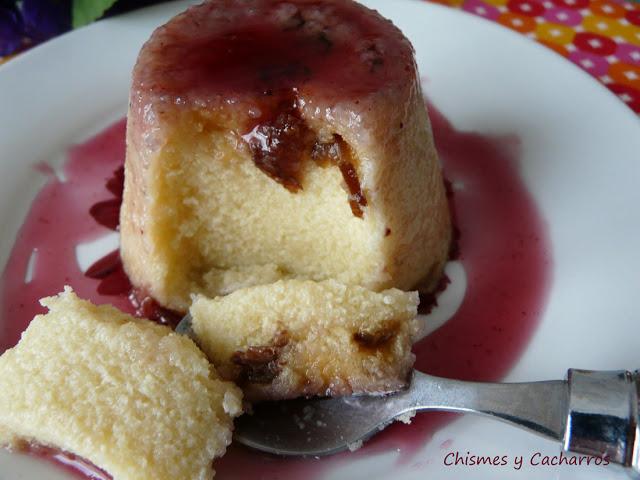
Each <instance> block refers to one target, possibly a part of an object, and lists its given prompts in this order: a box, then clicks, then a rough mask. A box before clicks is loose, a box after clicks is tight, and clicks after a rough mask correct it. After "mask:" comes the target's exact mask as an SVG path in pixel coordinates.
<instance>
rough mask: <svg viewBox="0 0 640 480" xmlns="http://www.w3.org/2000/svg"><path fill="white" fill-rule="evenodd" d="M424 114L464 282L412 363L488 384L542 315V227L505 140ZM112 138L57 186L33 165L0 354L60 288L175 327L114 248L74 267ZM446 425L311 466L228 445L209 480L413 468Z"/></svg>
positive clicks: (49, 455)
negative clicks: (451, 309) (391, 461)
mask: <svg viewBox="0 0 640 480" xmlns="http://www.w3.org/2000/svg"><path fill="white" fill-rule="evenodd" d="M429 113H430V117H431V121H432V126H433V132H434V136H435V139H436V145H437V148H438V152H439V154H440V157H441V160H442V163H443V168H444V174H445V177H446V178H447V180H448V182H449V184H450V186H451V187H450V191H451V195H450V204H451V207H452V212H453V215H454V219H455V224H456V228H457V235H456V236H457V237H458V238H457V242H458V244H457V247H458V248H457V249H454V250H455V251H454V252H453V253H452V254H453V255H455V256H456V259H457V261H459V262H460V263H461V264H462V266H463V267H464V270H465V273H466V276H467V287H466V292H465V294H464V298H463V300H462V304H461V305H460V307H459V308H458V310H457V311H456V313H455V314H454V315H453V316H452V317H451V318H450V319H449V320H448V321H447V322H446V323H445V324H444V325H443V326H442V327H440V328H439V329H437V330H436V331H434V332H433V333H431V334H430V335H428V336H427V337H426V338H424V339H423V340H421V341H420V342H418V343H417V344H416V345H415V347H414V351H415V353H416V357H417V361H416V368H417V369H419V370H422V371H424V372H426V373H430V374H433V375H438V376H443V377H449V378H456V379H462V380H476V381H498V380H500V379H502V378H503V377H504V376H505V375H506V374H507V373H508V372H509V370H510V369H511V368H512V367H513V366H514V365H515V363H516V362H517V361H518V359H519V358H520V356H521V354H522V353H523V351H524V350H525V348H526V346H527V344H528V342H529V340H530V338H531V336H532V334H533V333H534V331H535V328H536V326H537V324H538V322H539V320H540V318H541V314H542V311H543V310H544V306H545V301H546V298H547V293H548V290H549V286H550V280H551V257H550V252H551V249H550V246H549V240H548V236H547V231H546V227H545V223H544V221H543V219H542V218H541V216H540V213H539V212H538V210H537V207H536V205H535V202H534V200H533V199H532V197H531V196H530V194H529V193H528V191H527V189H526V187H525V185H524V184H523V182H522V180H521V178H520V175H519V173H518V168H519V165H518V156H519V142H518V139H517V137H515V136H502V137H488V136H482V135H479V134H476V133H468V132H460V131H457V130H456V129H455V128H454V127H453V126H452V125H451V123H450V122H449V121H448V120H447V119H446V118H445V117H444V116H443V115H442V114H441V113H440V112H439V111H438V110H437V108H435V107H434V106H432V105H430V106H429ZM124 134H125V121H124V120H121V121H119V122H117V123H115V124H113V125H111V126H110V127H108V128H107V129H105V130H104V131H103V132H101V133H99V134H98V135H96V136H95V137H93V138H91V139H90V140H88V141H87V142H85V143H83V144H81V145H77V146H75V147H73V148H72V149H71V150H70V151H69V155H68V160H67V162H66V163H65V165H64V166H63V177H64V181H62V180H61V179H60V178H59V176H56V175H55V174H54V173H53V170H52V169H50V168H46V166H42V165H41V166H39V167H38V168H36V170H37V171H38V172H39V173H37V174H42V175H46V176H47V177H48V180H47V183H46V184H45V186H44V187H43V188H42V189H41V191H40V192H39V194H38V195H37V197H36V199H35V200H34V202H33V204H32V206H31V209H30V211H29V213H28V215H27V217H26V219H25V221H24V224H23V225H22V227H21V229H20V231H19V232H18V235H17V238H16V241H15V244H14V247H13V249H12V251H11V254H10V257H9V260H8V262H7V264H6V266H5V269H4V272H3V275H2V279H1V284H0V295H1V302H2V303H1V305H0V308H1V311H0V312H1V313H0V315H1V316H0V352H2V351H4V350H5V349H7V348H10V347H12V346H13V345H15V344H16V343H17V341H18V340H19V338H20V333H21V332H22V331H23V330H24V329H25V328H26V327H27V326H28V324H29V322H30V320H31V319H32V318H33V316H34V315H36V314H38V313H43V312H44V309H43V308H42V307H41V306H40V305H39V303H38V299H40V298H41V297H45V296H49V295H53V294H55V293H57V292H60V291H61V290H62V289H63V287H64V285H71V286H73V288H74V290H75V291H76V292H77V293H78V295H79V296H80V297H82V298H86V299H89V300H91V301H93V302H94V303H98V304H102V303H110V304H113V305H115V306H116V307H118V308H120V309H122V310H124V311H126V312H128V313H133V314H137V315H139V316H146V317H150V318H152V319H154V320H156V321H160V322H161V323H165V324H168V325H175V323H176V321H177V318H176V316H175V315H174V314H173V313H172V312H169V311H166V310H164V309H162V308H160V307H159V306H158V305H156V304H155V303H154V302H153V301H152V300H151V299H149V298H143V296H141V295H140V294H139V293H138V292H135V291H132V287H131V285H130V283H129V281H128V279H127V277H126V274H125V273H124V270H123V269H122V265H121V263H120V258H119V255H118V253H117V251H112V252H103V253H104V256H102V257H101V258H99V259H96V260H95V262H93V264H92V265H91V266H90V267H89V268H84V269H82V268H81V267H80V265H79V263H78V261H77V255H76V250H77V246H78V245H79V244H83V243H87V242H92V241H95V240H96V239H99V238H100V237H103V236H105V235H106V234H109V233H110V232H111V234H113V232H114V231H117V228H118V212H119V208H120V203H121V201H122V179H123V171H122V165H123V161H124V154H125V143H124ZM34 174H36V173H34ZM443 287H444V284H443ZM428 301H429V300H428ZM430 301H437V298H435V299H431V300H430ZM452 418H454V417H453V416H452V415H447V414H422V415H418V416H417V417H415V418H414V420H413V422H412V423H411V425H405V424H401V423H396V424H394V425H392V426H390V427H389V428H387V429H386V430H385V431H384V432H383V433H381V434H379V435H378V436H376V437H375V438H374V439H372V440H371V441H369V442H368V443H366V444H365V446H364V447H363V448H361V449H360V450H358V451H357V452H355V453H345V454H341V455H337V456H334V457H331V458H326V459H322V460H313V459H311V460H284V459H279V458H274V457H271V456H268V455H262V454H259V453H256V452H251V451H248V450H246V449H244V448H243V447H240V446H236V445H234V446H232V447H230V449H229V451H228V453H227V455H225V456H224V457H223V458H222V459H220V460H218V461H216V464H215V469H216V471H217V475H216V478H221V479H224V478H263V479H276V478H279V479H287V478H291V479H294V478H299V477H300V476H302V475H304V476H305V477H315V476H318V475H320V474H321V473H323V472H326V471H328V470H331V469H333V468H336V467H337V466H339V465H341V464H345V463H348V462H350V461H352V460H358V459H363V458H366V457H367V456H370V455H375V454H377V453H381V452H386V451H390V450H398V451H399V452H400V455H399V456H398V460H397V461H398V462H400V463H405V464H406V463H409V462H414V461H415V460H416V458H415V457H416V454H417V452H418V450H419V449H420V448H421V447H422V446H423V445H424V444H425V443H426V442H428V441H429V439H430V438H431V436H432V435H433V434H434V433H435V432H436V431H437V430H438V429H439V428H441V427H442V426H444V425H445V424H446V423H447V422H449V421H450V420H451V419H452ZM43 452H44V453H43ZM31 453H32V454H34V455H37V456H39V457H44V458H46V459H47V460H48V461H51V462H54V463H56V465H59V466H61V467H62V465H63V464H66V465H67V466H66V467H65V468H67V469H69V468H71V470H69V471H70V472H73V475H77V476H80V477H83V476H84V477H87V476H90V475H91V474H90V473H87V472H88V470H87V469H86V468H84V467H83V468H74V467H73V465H74V463H73V462H64V461H63V460H61V458H62V459H64V458H65V457H64V454H61V453H60V452H56V451H55V450H49V449H42V448H36V449H34V450H33V451H32V452H31ZM70 457H72V456H71V455H70ZM69 464H71V467H69ZM81 472H82V473H81ZM96 473H98V472H97V471H96ZM99 473H100V475H101V477H100V478H102V477H103V476H104V475H103V473H102V472H99ZM96 476H98V475H96Z"/></svg>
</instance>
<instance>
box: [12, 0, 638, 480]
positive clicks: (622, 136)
mask: <svg viewBox="0 0 640 480" xmlns="http://www.w3.org/2000/svg"><path fill="white" fill-rule="evenodd" d="M363 3H365V4H367V5H370V6H373V7H374V8H377V9H378V10H379V11H380V12H381V13H382V14H383V15H385V16H387V17H389V18H391V19H392V20H393V21H394V22H395V23H396V24H397V25H398V26H400V28H402V30H403V31H404V32H405V33H406V34H407V36H408V37H409V38H410V39H411V40H412V42H413V44H414V46H415V49H416V52H417V58H418V63H419V66H420V69H421V72H422V74H423V75H425V76H426V77H427V78H428V81H427V84H426V85H425V89H426V92H427V93H428V95H429V96H430V98H431V99H432V100H433V102H434V103H435V104H436V105H437V106H438V108H439V109H440V110H441V111H442V112H443V113H444V114H445V115H446V116H447V117H448V118H449V119H450V120H451V121H452V122H453V124H454V125H455V127H456V128H458V129H463V130H473V131H478V132H482V133H492V134H514V133H515V134H517V135H518V136H519V137H520V138H521V140H522V149H523V154H522V157H521V161H522V165H521V171H522V176H523V178H524V181H525V183H526V185H527V187H528V188H529V190H530V191H531V193H532V195H533V197H534V198H535V200H536V202H537V203H538V206H539V208H540V210H541V212H542V215H543V217H544V218H545V220H546V221H547V223H548V225H549V231H550V238H551V244H552V250H553V252H552V257H553V259H554V266H553V284H552V287H551V293H550V296H549V299H548V303H547V306H546V310H545V313H544V317H543V319H542V322H541V324H540V326H539V328H538V329H537V331H536V333H535V335H534V336H533V338H532V340H531V342H530V345H529V347H528V348H527V350H526V352H525V353H524V355H523V356H522V358H521V359H520V360H519V361H518V363H517V364H516V366H515V368H514V369H513V370H512V372H511V373H510V374H509V376H508V377H507V380H510V381H525V380H539V379H549V378H560V377H562V376H563V375H564V373H565V371H566V369H567V368H569V367H579V368H594V369H618V368H627V369H631V368H638V367H640V349H638V339H637V338H638V337H637V332H638V327H637V325H638V323H637V322H638V319H639V318H640V315H639V311H640V308H639V307H638V302H637V296H638V287H639V286H640V273H639V272H640V250H639V249H638V245H640V216H639V215H638V210H637V209H638V206H639V205H640V188H639V187H638V185H639V184H640V122H639V121H638V119H637V118H636V117H635V115H633V114H632V113H631V112H630V111H629V110H628V109H627V108H626V107H625V106H624V105H623V104H622V102H620V101H619V100H618V99H617V98H616V97H615V96H614V95H613V94H611V93H610V92H609V91H608V90H606V89H605V88H604V87H602V86H601V85H599V84H598V83H597V82H596V81H595V80H593V79H592V78H590V77H588V76H587V75H586V74H585V73H584V72H582V71H581V70H579V69H578V68H577V67H575V66H574V65H572V64H571V63H569V62H568V61H566V60H565V59H562V58H561V57H559V56H557V55H556V54H555V53H553V52H551V51H549V50H547V49H545V48H544V47H542V46H539V45H537V44H535V43H533V42H532V41H530V40H528V39H526V38H524V37H521V36H519V35H517V34H515V33H513V32H511V31H509V30H507V29H504V28H502V27H500V26H497V25H495V24H492V23H490V22H487V21H484V20H482V19H479V18H477V17H474V16H471V15H468V14H465V13H462V12H459V11H455V10H451V9H447V8H444V7H439V6H435V5H432V4H428V3H424V2H419V1H414V0H402V1H401V0H394V1H389V0H368V1H365V2H363ZM185 6H186V3H184V2H178V3H173V4H167V5H160V6H157V7H153V8H149V9H146V10H143V11H140V12H135V13H133V14H129V15H126V16H123V17H120V18H115V19H110V20H107V21H101V22H98V23H96V24H94V25H92V26H89V27H87V28H83V29H81V30H79V31H75V32H72V33H70V34H67V35H64V36H62V37H60V38H58V39H56V40H54V41H51V42H48V43H46V44H45V45H42V46H40V47H38V48H36V49H34V50H32V51H31V52H28V53H26V54H24V55H22V56H20V57H19V58H17V59H15V60H13V61H11V62H9V63H8V64H7V65H4V66H2V67H0V168H1V171H2V175H0V224H1V225H3V228H2V230H1V231H0V264H4V262H5V261H6V259H7V258H8V255H9V251H10V248H11V245H12V243H13V241H14V238H15V234H16V232H17V230H18V228H19V226H20V224H21V222H22V220H23V218H24V216H25V214H26V212H27V210H28V208H29V204H30V201H31V200H32V199H33V197H34V195H35V193H36V191H37V189H38V188H39V187H40V185H41V183H42V177H41V176H39V175H35V174H34V171H33V168H32V167H33V165H34V164H36V163H38V162H39V161H42V160H47V161H49V162H52V161H53V162H55V161H59V159H61V158H62V155H63V153H64V151H65V150H66V148H67V147H68V146H69V145H72V144H74V143H77V142H80V141H82V140H83V139H85V138H87V137H88V136H89V135H90V134H92V133H95V132H97V131H99V130H100V129H101V128H103V127H104V126H106V125H108V124H109V123H110V122H112V121H113V120H115V119H117V118H119V117H121V116H123V115H124V113H125V109H126V104H127V92H128V87H129V75H130V71H131V68H132V66H133V63H134V61H135V57H136V54H137V52H138V50H139V48H140V46H141V45H142V43H143V42H144V41H145V40H146V38H147V37H148V36H149V34H150V33H151V31H152V30H153V28H154V27H156V26H158V25H159V24H161V23H163V22H165V21H166V20H167V19H168V18H170V17H171V16H172V15H174V14H175V13H177V12H179V11H181V10H182V9H184V7H185ZM449 439H452V441H453V443H452V444H451V446H450V447H448V449H443V448H441V444H442V443H443V441H445V440H449ZM452 450H453V451H455V450H457V451H460V452H461V453H463V454H464V453H466V452H467V451H468V452H471V453H472V454H477V455H508V456H509V457H510V458H514V457H516V456H519V455H523V456H524V457H525V459H526V458H527V457H530V456H531V455H532V454H533V453H535V452H542V453H544V454H549V455H554V454H557V453H558V447H557V446H556V445H555V444H554V443H552V442H549V441H546V440H544V439H540V438H537V437H535V436H531V435H529V434H527V433H525V432H521V431H518V430H515V429H512V428H511V427H508V426H506V425H502V424H498V423H494V422H491V421H489V420H485V419H480V418H471V417H465V418H462V419H460V420H457V421H455V422H453V423H451V424H449V425H448V426H446V427H444V428H443V429H442V430H440V431H438V432H437V433H436V434H435V436H434V437H433V438H432V439H431V440H430V441H429V442H428V443H426V444H425V445H424V446H423V447H422V449H421V450H420V452H419V454H418V456H417V457H416V461H414V462H411V463H410V464H409V465H407V466H398V465H397V464H396V462H395V459H396V456H397V455H398V453H397V452H395V451H391V452H388V453H387V454H384V455H379V456H377V457H374V458H367V459H364V460H362V459H361V460H358V461H354V462H351V463H347V464H345V465H343V466H342V467H340V469H338V470H330V471H329V472H328V473H327V478H332V479H342V478H349V479H367V480H373V479H378V478H379V479H383V478H390V477H391V475H393V477H394V478H395V479H397V480H401V479H426V478H429V479H433V480H437V479H459V478H473V479H474V480H482V479H495V478H519V479H526V480H530V479H545V480H546V479H551V478H554V479H576V480H577V479H600V480H601V479H603V478H606V479H609V478H610V479H617V478H620V479H622V478H626V477H625V476H624V475H623V474H622V472H620V471H618V470H615V469H611V468H606V469H604V468H598V467H562V468H555V467H532V466H528V465H526V462H525V465H524V466H523V468H522V469H521V470H519V471H516V470H514V469H513V467H512V466H507V467H446V466H444V465H443V458H444V455H445V454H446V453H447V452H449V451H452ZM44 478H46V479H51V480H57V479H64V478H67V477H66V476H65V474H64V473H60V472H58V471H57V470H56V469H53V468H52V467H51V466H50V465H49V464H44V463H40V462H37V461H34V460H33V459H30V458H26V457H22V456H17V455H13V454H9V453H7V452H1V453H0V479H1V480H5V479H6V480H9V479H34V480H35V479H44Z"/></svg>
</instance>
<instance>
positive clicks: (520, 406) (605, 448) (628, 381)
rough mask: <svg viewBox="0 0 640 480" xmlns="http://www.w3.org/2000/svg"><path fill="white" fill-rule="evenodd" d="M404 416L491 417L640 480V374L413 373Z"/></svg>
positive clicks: (575, 371)
mask: <svg viewBox="0 0 640 480" xmlns="http://www.w3.org/2000/svg"><path fill="white" fill-rule="evenodd" d="M410 391H411V394H410V395H407V396H406V397H405V399H406V402H407V403H406V405H405V408H406V411H410V410H413V411H430V410H440V411H450V412H461V413H476V414H480V415H485V416H489V417H493V418H496V419H499V420H503V421H505V422H508V423H511V424H513V425H516V426H518V427H521V428H524V429H527V430H530V431H532V432H535V433H538V434H540V435H543V436H545V437H547V438H551V439H554V440H558V441H562V443H563V447H564V449H565V451H567V452H575V453H581V454H587V455H595V456H602V457H604V456H606V458H607V459H608V460H609V461H610V462H612V463H618V464H621V465H623V466H625V467H627V468H628V469H629V472H630V473H631V475H632V476H633V477H634V478H636V479H639V480H640V466H639V457H640V446H639V445H640V430H639V426H638V410H639V398H640V375H639V373H638V371H636V372H635V373H630V372H627V371H614V372H593V371H587V370H575V369H572V370H569V372H568V375H567V380H566V381H562V380H558V381H546V382H531V383H502V384H500V383H475V382H463V381H459V380H450V379H445V378H439V377H433V376H431V375H426V374H424V373H421V372H417V371H416V372H414V378H413V383H412V386H411V389H410Z"/></svg>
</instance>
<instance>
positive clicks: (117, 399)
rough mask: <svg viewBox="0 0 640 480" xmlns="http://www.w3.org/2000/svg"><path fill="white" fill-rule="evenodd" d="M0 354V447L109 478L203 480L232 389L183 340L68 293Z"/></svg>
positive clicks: (216, 452) (225, 430)
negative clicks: (58, 459) (64, 460)
mask: <svg viewBox="0 0 640 480" xmlns="http://www.w3.org/2000/svg"><path fill="white" fill-rule="evenodd" d="M41 303H42V304H43V305H44V306H46V307H48V308H49V313H47V314H46V315H38V316H36V317H35V318H34V319H33V321H32V322H31V324H30V325H29V327H28V328H27V330H26V331H25V332H24V333H23V334H22V339H21V340H20V342H19V343H18V345H17V346H16V347H14V348H13V349H10V350H7V351H6V352H5V353H4V354H3V355H2V356H1V357H0V443H1V444H4V445H9V446H14V447H20V445H21V444H22V443H24V442H33V443H36V444H38V445H43V446H47V447H53V448H56V449H60V450H62V451H65V452H70V453H72V454H74V455H77V456H79V457H82V458H84V459H86V460H88V461H89V462H91V463H93V464H94V465H95V466H97V467H98V468H100V469H102V470H104V471H106V472H108V473H109V474H110V475H111V476H112V477H113V478H114V479H117V480H133V479H135V480H148V479H151V478H152V479H154V480H163V479H166V480H175V479H198V480H208V479H210V478H212V477H213V468H212V460H213V459H214V458H216V457H220V456H221V455H223V454H224V452H225V449H226V447H227V445H229V443H230V442H231V432H232V426H233V418H234V417H236V416H238V415H239V414H240V413H241V411H242V393H241V392H240V390H239V389H238V388H237V387H236V386H235V385H233V384H232V383H231V382H225V381H222V380H220V379H219V377H218V375H217V373H216V372H215V369H214V368H213V367H212V366H211V365H210V364H209V362H208V361H207V359H206V358H205V356H204V354H203V353H202V352H201V351H200V350H199V349H198V348H197V347H196V345H195V344H194V343H193V341H191V340H190V339H188V338H186V337H183V336H180V335H178V334H176V333H174V332H172V331H171V330H170V329H169V328H167V327H164V326H160V325H157V324H154V323H152V322H150V321H148V320H140V319H135V318H133V317H130V316H128V315H126V314H123V313H122V312H120V311H118V310H116V309H115V308H113V307H111V306H95V305H93V304H91V303H89V302H87V301H84V300H81V299H79V298H78V297H77V296H76V295H75V294H74V293H73V292H72V291H71V289H69V288H67V289H65V292H64V293H61V294H60V295H58V296H57V297H50V298H45V299H43V300H41Z"/></svg>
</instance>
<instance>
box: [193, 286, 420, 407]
mask: <svg viewBox="0 0 640 480" xmlns="http://www.w3.org/2000/svg"><path fill="white" fill-rule="evenodd" d="M417 305H418V294H417V292H411V293H407V292H403V291H400V290H397V289H390V290H385V291H382V292H379V293H377V292H373V291H371V290H367V289H365V288H363V287H360V286H348V285H344V284H341V283H339V282H337V281H335V280H324V281H321V282H314V281H310V280H299V279H292V280H281V281H278V282H276V283H273V284H269V285H259V286H254V287H249V288H245V289H241V290H237V291H235V292H233V293H231V294H230V295H227V296H224V297H218V298H214V299H209V298H206V297H204V296H198V297H196V298H195V300H194V302H193V305H192V306H191V309H190V313H191V316H192V328H193V332H194V338H195V340H196V342H197V343H198V345H199V346H200V348H202V350H203V351H204V352H205V353H206V354H207V356H208V357H209V359H210V360H211V362H212V363H213V364H214V365H216V367H217V368H218V371H219V372H220V375H221V376H222V377H223V378H225V379H227V380H232V381H234V382H236V383H237V384H238V385H239V386H240V387H241V388H242V389H243V390H244V393H245V396H246V398H247V399H248V400H250V401H254V402H255V401H260V400H280V399H288V398H295V397H300V396H304V397H310V396H340V395H351V394H360V393H384V392H391V391H396V390H399V389H401V388H403V387H405V386H406V385H407V381H408V380H409V378H408V377H409V373H410V371H411V368H412V366H413V362H414V359H415V358H414V355H413V354H412V353H411V345H412V340H413V337H414V335H415V334H416V332H417V329H418V322H417V319H416V313H417Z"/></svg>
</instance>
